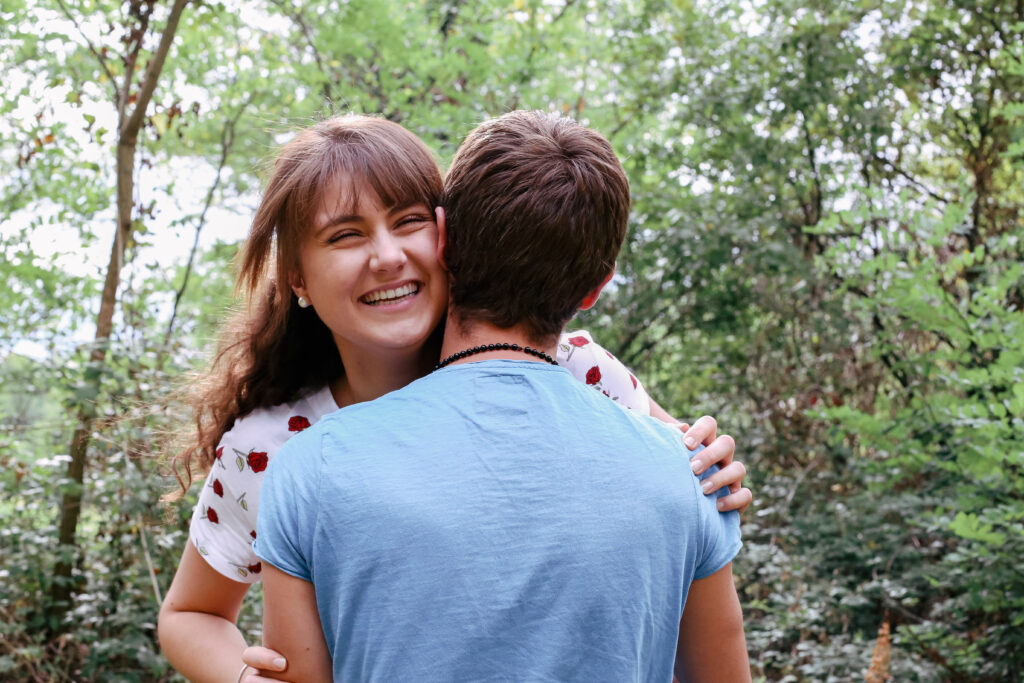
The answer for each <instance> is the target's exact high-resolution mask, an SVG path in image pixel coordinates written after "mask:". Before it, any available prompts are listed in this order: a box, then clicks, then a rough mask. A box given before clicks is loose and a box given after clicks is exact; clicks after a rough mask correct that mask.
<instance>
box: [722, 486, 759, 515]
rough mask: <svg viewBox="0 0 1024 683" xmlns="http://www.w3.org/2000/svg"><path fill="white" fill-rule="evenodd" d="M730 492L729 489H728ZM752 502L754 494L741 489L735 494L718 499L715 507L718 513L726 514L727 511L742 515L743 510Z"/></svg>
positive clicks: (748, 490) (746, 489)
mask: <svg viewBox="0 0 1024 683" xmlns="http://www.w3.org/2000/svg"><path fill="white" fill-rule="evenodd" d="M730 490H731V489H730ZM753 500H754V494H753V493H751V492H750V489H748V488H745V487H744V488H741V489H739V490H738V491H736V492H735V493H730V494H729V495H727V496H722V497H721V498H719V499H718V502H717V505H718V510H719V512H728V511H729V510H738V511H739V513H740V514H741V515H742V514H743V512H744V510H746V509H747V507H748V506H749V505H750V503H751V502H752V501H753Z"/></svg>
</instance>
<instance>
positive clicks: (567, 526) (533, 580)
mask: <svg viewBox="0 0 1024 683" xmlns="http://www.w3.org/2000/svg"><path fill="white" fill-rule="evenodd" d="M688 455H689V453H688V451H687V450H686V449H685V447H683V446H682V443H681V437H680V434H679V432H678V431H676V430H673V429H670V428H668V427H666V426H664V425H662V424H661V423H659V422H657V421H656V420H654V419H652V418H647V417H642V416H637V415H631V414H629V413H628V412H627V411H626V410H624V409H622V408H620V407H619V406H617V405H616V404H614V403H613V402H611V401H609V400H607V399H606V398H604V397H603V396H600V395H598V394H597V393H596V392H594V391H591V390H589V389H588V388H587V387H586V386H585V385H584V384H583V383H581V382H579V381H577V380H575V379H573V377H572V375H571V374H569V372H567V371H566V370H563V369H561V368H557V367H552V366H549V365H545V364H541V363H537V362H531V361H509V360H496V361H483V362H477V363H469V364H464V365H456V366H451V367H448V368H445V369H443V370H440V371H437V372H434V373H432V374H430V375H428V376H427V377H424V378H422V379H420V380H418V381H416V382H413V383H412V384H410V385H409V386H407V387H405V388H404V389H401V390H399V391H396V392H393V393H391V394H388V395H386V396H383V397H381V398H380V399H378V400H376V401H372V402H370V403H365V404H360V405H355V406H351V407H348V408H345V409H343V410H340V411H338V412H336V413H332V414H331V415H329V416H327V417H325V418H323V419H322V420H321V421H320V422H319V423H317V424H316V425H315V426H313V427H312V428H310V429H307V430H306V431H304V432H302V433H301V434H298V435H297V436H295V437H294V438H293V439H291V440H290V441H289V442H288V443H287V444H285V446H284V447H283V448H282V449H281V452H280V454H279V456H278V457H277V458H275V459H274V461H273V462H272V463H271V465H270V468H269V470H268V472H267V476H266V479H265V481H264V484H263V492H262V497H261V505H260V511H259V525H258V529H257V542H256V546H255V549H256V554H257V555H259V556H260V558H261V559H263V560H265V561H266V562H269V563H270V564H272V565H274V566H276V567H278V568H279V569H281V570H283V571H285V572H287V573H289V574H292V575H294V576H296V577H298V578H300V579H304V580H306V581H312V582H313V584H314V586H315V589H316V600H317V606H318V608H319V611H320V619H321V623H322V625H323V629H324V634H325V636H326V640H327V645H328V648H329V649H330V652H331V656H332V658H333V662H334V678H335V680H337V681H397V680H417V681H498V680H516V681H560V682H561V681H616V682H618V681H659V680H660V681H666V682H667V681H670V680H672V666H673V661H674V656H675V650H676V642H677V637H678V632H679V620H680V617H681V616H682V611H683V604H684V603H685V601H686V594H687V590H688V589H689V586H690V583H691V582H692V581H693V580H694V579H700V578H704V577H706V576H709V575H711V574H713V573H714V572H716V571H718V570H719V569H721V568H722V567H723V566H725V565H726V564H727V563H728V562H730V561H731V560H732V558H733V556H734V555H735V554H736V552H737V551H738V550H739V547H740V545H741V544H740V538H739V516H738V515H737V514H736V513H728V514H720V513H719V512H718V511H717V509H716V507H715V500H714V498H709V497H706V496H704V495H703V494H702V493H701V491H700V488H699V485H698V480H697V478H696V477H694V476H693V474H692V472H691V471H690V467H689V458H688Z"/></svg>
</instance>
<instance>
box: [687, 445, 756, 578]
mask: <svg viewBox="0 0 1024 683" xmlns="http://www.w3.org/2000/svg"><path fill="white" fill-rule="evenodd" d="M683 448H684V449H685V448H686V447H685V446H684V447H683ZM703 449H704V447H703V446H700V447H698V448H697V449H696V450H693V451H689V455H690V457H691V458H692V457H693V456H694V455H696V454H697V453H700V452H701V451H702V450H703ZM717 471H718V465H712V466H711V467H709V468H707V469H706V470H705V471H704V472H702V473H701V474H700V476H699V477H695V478H694V486H695V487H696V489H697V498H698V501H697V504H698V507H699V510H700V518H701V519H700V534H701V554H700V555H699V556H698V557H697V566H696V569H695V573H694V577H693V578H694V579H704V578H707V577H709V576H711V575H712V574H714V573H715V572H717V571H718V570H719V569H721V568H722V567H724V566H725V565H727V564H729V563H730V562H732V560H733V558H734V557H736V553H738V552H739V550H740V548H741V547H742V546H743V541H741V540H740V513H739V512H737V511H736V510H730V511H729V512H719V511H718V507H717V504H718V499H719V498H721V497H722V496H725V495H728V494H729V488H728V487H727V486H723V487H722V488H720V489H718V491H716V492H715V493H714V494H713V495H704V493H703V492H702V491H701V490H700V482H701V481H703V480H704V479H707V478H708V477H710V476H711V475H712V474H714V473H715V472H717Z"/></svg>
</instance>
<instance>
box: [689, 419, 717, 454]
mask: <svg viewBox="0 0 1024 683" xmlns="http://www.w3.org/2000/svg"><path fill="white" fill-rule="evenodd" d="M684 424H685V423H684ZM683 432H684V433H685V436H683V443H684V444H686V447H687V448H689V449H690V450H691V451H692V450H693V449H694V448H696V447H697V446H699V445H701V444H704V445H705V446H710V445H711V444H712V442H714V441H715V437H716V436H717V435H718V423H717V422H715V418H713V417H711V416H710V415H704V416H703V417H701V418H700V419H699V420H697V421H696V422H694V423H693V426H692V427H690V428H689V429H684V430H683Z"/></svg>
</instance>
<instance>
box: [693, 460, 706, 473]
mask: <svg viewBox="0 0 1024 683" xmlns="http://www.w3.org/2000/svg"><path fill="white" fill-rule="evenodd" d="M690 469H691V470H693V473H694V474H700V473H701V472H703V471H704V463H702V462H701V461H700V460H691V461H690Z"/></svg>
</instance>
